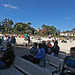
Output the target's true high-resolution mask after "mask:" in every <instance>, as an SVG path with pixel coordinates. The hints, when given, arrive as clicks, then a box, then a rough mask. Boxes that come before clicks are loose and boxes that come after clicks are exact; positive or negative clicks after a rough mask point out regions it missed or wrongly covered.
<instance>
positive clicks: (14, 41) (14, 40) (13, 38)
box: [11, 36, 16, 44]
mask: <svg viewBox="0 0 75 75" xmlns="http://www.w3.org/2000/svg"><path fill="white" fill-rule="evenodd" d="M11 43H13V44H15V43H16V39H15V37H14V36H12V38H11Z"/></svg>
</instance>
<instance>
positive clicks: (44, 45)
mask: <svg viewBox="0 0 75 75" xmlns="http://www.w3.org/2000/svg"><path fill="white" fill-rule="evenodd" d="M42 47H43V48H44V49H45V53H48V47H47V45H46V42H45V41H42Z"/></svg>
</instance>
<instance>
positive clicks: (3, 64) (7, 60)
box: [0, 42, 15, 69]
mask: <svg viewBox="0 0 75 75" xmlns="http://www.w3.org/2000/svg"><path fill="white" fill-rule="evenodd" d="M14 57H15V54H14V51H13V49H12V47H11V43H10V42H8V43H7V50H6V51H5V53H4V54H3V55H2V57H1V58H0V69H6V68H8V67H10V66H11V64H13V61H14Z"/></svg>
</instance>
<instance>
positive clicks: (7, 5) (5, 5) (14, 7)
mask: <svg viewBox="0 0 75 75" xmlns="http://www.w3.org/2000/svg"><path fill="white" fill-rule="evenodd" d="M2 5H3V6H4V7H9V8H12V9H18V7H16V6H13V5H11V4H2Z"/></svg>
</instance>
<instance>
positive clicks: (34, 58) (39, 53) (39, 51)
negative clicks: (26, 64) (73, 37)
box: [22, 40, 60, 63]
mask: <svg viewBox="0 0 75 75" xmlns="http://www.w3.org/2000/svg"><path fill="white" fill-rule="evenodd" d="M37 46H38V47H37ZM59 50H60V47H59V46H58V42H57V41H54V40H52V44H51V43H50V41H47V42H45V41H42V42H41V43H39V44H38V43H36V42H35V43H34V44H33V47H32V48H31V49H30V50H29V53H28V54H27V55H24V56H22V58H24V59H27V60H29V61H31V62H33V63H39V62H40V60H44V59H45V53H48V54H51V55H53V56H58V54H59Z"/></svg>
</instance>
